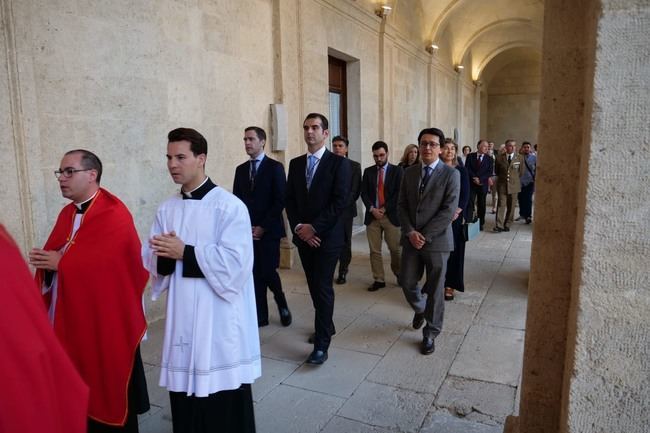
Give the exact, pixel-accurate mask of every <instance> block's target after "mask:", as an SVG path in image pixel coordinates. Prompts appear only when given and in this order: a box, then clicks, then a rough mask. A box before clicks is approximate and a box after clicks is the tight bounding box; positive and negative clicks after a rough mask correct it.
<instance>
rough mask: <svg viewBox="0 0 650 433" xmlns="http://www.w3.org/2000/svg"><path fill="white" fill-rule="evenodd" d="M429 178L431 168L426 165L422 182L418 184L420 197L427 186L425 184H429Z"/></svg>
mask: <svg viewBox="0 0 650 433" xmlns="http://www.w3.org/2000/svg"><path fill="white" fill-rule="evenodd" d="M429 178H431V167H429V166H428V165H427V166H426V167H424V177H423V178H422V182H421V183H420V195H422V193H423V192H424V188H426V186H427V182H429Z"/></svg>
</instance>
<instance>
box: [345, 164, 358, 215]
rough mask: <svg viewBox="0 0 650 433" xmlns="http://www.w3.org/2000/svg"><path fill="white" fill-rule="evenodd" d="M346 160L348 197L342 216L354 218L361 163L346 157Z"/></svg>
mask: <svg viewBox="0 0 650 433" xmlns="http://www.w3.org/2000/svg"><path fill="white" fill-rule="evenodd" d="M348 162H349V163H350V197H349V204H348V207H347V208H346V209H345V212H344V213H343V216H344V217H345V218H354V217H355V216H357V199H358V198H359V194H360V193H361V164H359V163H358V162H356V161H352V160H351V159H348Z"/></svg>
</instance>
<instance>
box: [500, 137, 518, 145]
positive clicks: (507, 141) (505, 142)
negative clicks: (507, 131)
mask: <svg viewBox="0 0 650 433" xmlns="http://www.w3.org/2000/svg"><path fill="white" fill-rule="evenodd" d="M511 142H512V143H515V142H516V140H513V139H512V138H509V139H507V140H506V141H504V142H503V144H505V145H507V144H508V143H511ZM513 146H514V144H513Z"/></svg>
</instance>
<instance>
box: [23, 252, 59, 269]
mask: <svg viewBox="0 0 650 433" xmlns="http://www.w3.org/2000/svg"><path fill="white" fill-rule="evenodd" d="M62 256H63V254H61V253H60V252H58V251H45V250H42V249H40V248H32V250H31V251H30V252H29V264H30V265H32V266H34V267H35V268H36V269H43V270H46V271H56V270H57V269H58V268H59V260H61V257H62Z"/></svg>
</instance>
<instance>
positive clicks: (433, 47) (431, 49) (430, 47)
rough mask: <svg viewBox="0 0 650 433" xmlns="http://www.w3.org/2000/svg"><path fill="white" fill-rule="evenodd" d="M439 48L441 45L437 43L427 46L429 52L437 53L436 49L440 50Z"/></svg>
mask: <svg viewBox="0 0 650 433" xmlns="http://www.w3.org/2000/svg"><path fill="white" fill-rule="evenodd" d="M438 48H440V47H439V46H437V45H436V44H431V45H429V46H427V48H426V50H427V52H428V53H429V54H433V53H435V52H436V51H438Z"/></svg>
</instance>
